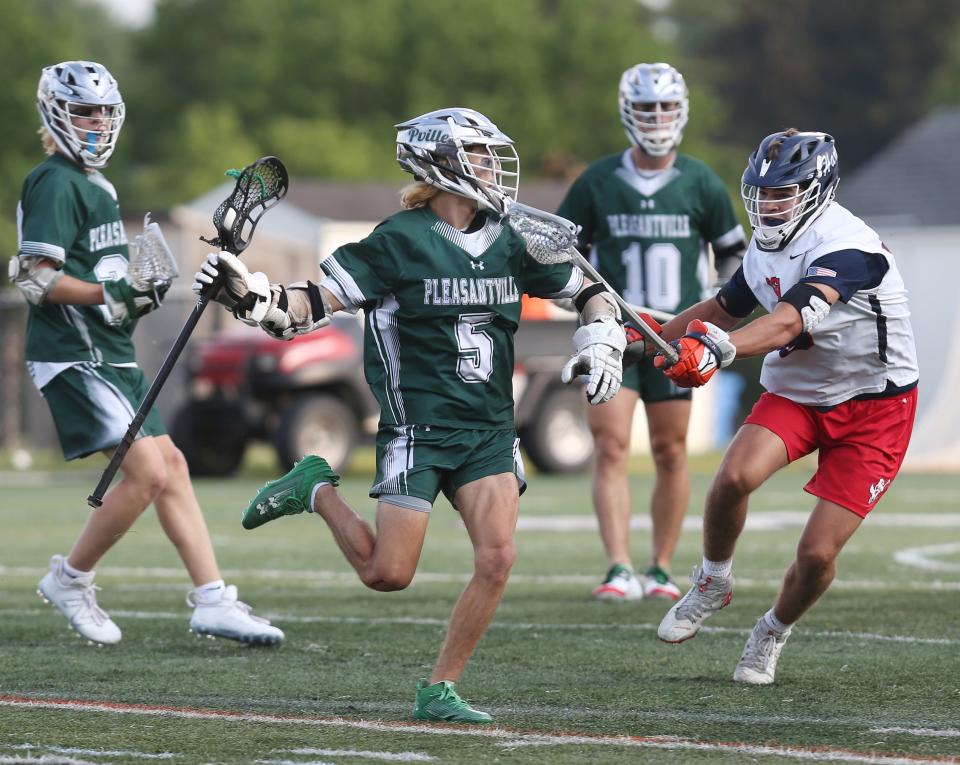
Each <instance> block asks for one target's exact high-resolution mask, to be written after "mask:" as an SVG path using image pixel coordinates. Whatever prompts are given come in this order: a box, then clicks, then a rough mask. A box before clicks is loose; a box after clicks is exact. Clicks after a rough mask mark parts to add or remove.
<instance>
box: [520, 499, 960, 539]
mask: <svg viewBox="0 0 960 765" xmlns="http://www.w3.org/2000/svg"><path fill="white" fill-rule="evenodd" d="M957 498H958V499H960V492H957ZM809 517H810V511H809V510H802V511H797V510H781V511H776V512H753V513H748V514H747V525H746V530H747V531H780V530H782V529H796V528H803V526H804V525H806V523H807V519H808V518H809ZM910 527H913V528H924V529H955V528H960V513H884V512H882V511H877V512H875V513H870V515H868V516H867V519H866V521H865V522H864V528H910ZM630 528H631V529H634V530H642V531H645V530H648V529H650V528H651V521H650V516H649V515H647V514H644V513H637V514H635V515H633V517H631V518H630ZM683 528H684V529H685V530H687V531H695V530H699V529H701V528H703V518H701V517H700V516H688V517H686V518H684V520H683ZM596 529H597V519H596V517H595V516H593V515H586V514H584V515H523V514H521V515H520V518H519V520H518V521H517V531H558V532H570V531H595V530H596Z"/></svg>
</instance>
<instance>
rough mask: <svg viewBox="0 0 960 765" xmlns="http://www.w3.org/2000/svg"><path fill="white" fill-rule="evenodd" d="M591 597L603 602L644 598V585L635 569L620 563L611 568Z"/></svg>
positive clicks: (624, 601)
mask: <svg viewBox="0 0 960 765" xmlns="http://www.w3.org/2000/svg"><path fill="white" fill-rule="evenodd" d="M591 597H592V598H593V599H594V600H599V601H601V602H603V603H628V602H631V601H635V600H641V599H642V598H643V585H642V584H640V580H639V579H637V575H636V574H634V573H633V571H631V570H630V569H629V568H628V567H627V566H623V565H621V564H619V563H618V564H616V565H614V566H612V567H611V568H610V570H609V571H608V572H607V576H606V578H605V579H604V580H603V581H602V582H601V583H600V584H599V585H598V586H597V587H596V588H595V589H594V590H593V593H592V594H591Z"/></svg>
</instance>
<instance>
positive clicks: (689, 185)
mask: <svg viewBox="0 0 960 765" xmlns="http://www.w3.org/2000/svg"><path fill="white" fill-rule="evenodd" d="M557 214H558V215H561V216H563V217H564V218H567V219H569V220H571V221H573V222H574V223H577V224H579V225H580V226H582V230H581V231H580V247H581V248H582V250H583V252H584V253H586V252H587V251H588V250H589V253H590V260H591V262H592V263H593V265H594V266H595V267H596V269H597V270H598V271H599V272H600V273H601V274H602V275H603V277H604V278H605V279H607V281H609V282H610V284H611V286H612V287H614V289H616V290H617V291H618V292H619V293H620V294H621V295H622V296H623V297H624V298H625V299H626V300H627V302H628V303H631V304H633V305H641V306H649V307H650V308H656V309H659V310H661V311H667V312H669V313H676V312H678V311H681V310H683V309H684V308H687V307H689V306H691V305H693V304H694V303H696V302H698V301H700V300H702V299H703V296H704V291H705V290H706V288H707V286H708V280H709V258H708V254H707V243H710V244H712V245H713V246H714V248H715V249H722V248H726V247H729V246H731V245H734V244H736V243H737V242H742V241H743V229H742V228H741V226H740V224H739V223H737V219H736V216H735V215H734V213H733V206H732V204H731V202H730V196H729V194H727V191H726V189H725V188H724V186H723V183H722V182H721V180H720V178H719V177H718V176H717V175H716V173H714V172H713V171H712V170H711V169H710V168H709V167H707V166H706V165H704V164H703V163H702V162H699V161H698V160H696V159H693V158H692V157H688V156H686V155H683V154H678V155H677V157H676V161H675V162H674V164H673V166H672V167H670V168H669V169H667V170H663V171H661V172H659V173H656V174H651V175H644V174H643V173H641V172H638V170H637V169H636V167H635V166H634V164H633V159H632V157H631V150H627V151H626V152H624V153H623V154H615V155H611V156H608V157H604V158H603V159H601V160H598V161H597V162H595V163H594V164H593V165H591V166H590V167H588V168H587V169H586V170H585V171H584V172H583V174H582V175H581V176H580V177H579V178H578V179H577V180H576V181H575V182H574V183H573V186H571V188H570V190H569V191H568V192H567V195H566V197H565V198H564V200H563V202H561V204H560V208H559V209H558V210H557Z"/></svg>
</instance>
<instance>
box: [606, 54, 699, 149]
mask: <svg viewBox="0 0 960 765" xmlns="http://www.w3.org/2000/svg"><path fill="white" fill-rule="evenodd" d="M689 114H690V99H689V93H688V91H687V84H686V82H684V80H683V75H682V74H680V72H678V71H677V70H676V69H674V68H673V67H672V66H670V65H669V64H637V65H636V66H632V67H630V68H629V69H627V71H625V72H624V73H623V75H622V76H621V77H620V121H621V122H622V123H623V129H624V130H625V131H626V133H627V138H629V139H630V142H631V143H632V144H633V145H634V146H638V147H640V148H641V149H642V150H643V151H645V152H646V153H647V154H649V155H650V156H651V157H662V156H665V155H666V154H669V153H670V152H671V151H673V150H674V149H675V148H677V146H679V145H680V141H681V140H683V129H684V128H685V127H686V126H687V117H688V116H689Z"/></svg>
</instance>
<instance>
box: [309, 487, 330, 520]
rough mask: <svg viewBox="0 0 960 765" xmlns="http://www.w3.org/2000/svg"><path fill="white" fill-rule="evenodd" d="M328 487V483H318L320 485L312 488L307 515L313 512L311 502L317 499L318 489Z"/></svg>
mask: <svg viewBox="0 0 960 765" xmlns="http://www.w3.org/2000/svg"><path fill="white" fill-rule="evenodd" d="M329 485H330V481H320V483H318V484H317V485H316V486H314V487H313V491H311V492H310V507H308V508H307V512H308V513H312V512H313V501H314V500H315V499H316V498H317V492H318V491H320V487H321V486H329Z"/></svg>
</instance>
